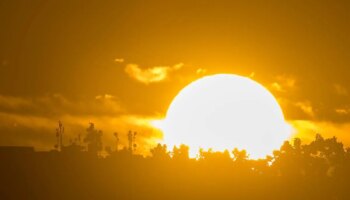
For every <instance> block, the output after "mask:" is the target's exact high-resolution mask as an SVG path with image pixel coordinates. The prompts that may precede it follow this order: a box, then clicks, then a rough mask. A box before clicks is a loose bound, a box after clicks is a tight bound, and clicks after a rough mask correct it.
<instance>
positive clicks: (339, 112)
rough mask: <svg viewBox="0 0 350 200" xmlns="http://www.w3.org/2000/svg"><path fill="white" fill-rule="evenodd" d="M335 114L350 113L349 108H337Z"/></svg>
mask: <svg viewBox="0 0 350 200" xmlns="http://www.w3.org/2000/svg"><path fill="white" fill-rule="evenodd" d="M335 112H336V113H337V114H339V115H347V114H349V113H350V109H349V108H337V109H335Z"/></svg>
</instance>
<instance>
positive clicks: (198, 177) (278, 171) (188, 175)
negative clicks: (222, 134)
mask: <svg viewBox="0 0 350 200" xmlns="http://www.w3.org/2000/svg"><path fill="white" fill-rule="evenodd" d="M151 152H152V156H151V157H146V158H144V157H141V156H137V155H132V153H131V151H128V150H123V151H118V152H112V153H111V155H110V156H108V157H106V158H101V157H98V156H96V155H95V154H94V153H91V152H84V151H80V150H77V149H74V148H67V149H65V150H62V151H61V152H58V151H52V152H34V151H33V149H31V148H20V147H16V148H14V147H1V148H0V161H1V165H0V180H1V183H0V199H4V200H5V199H45V200H46V199H68V200H69V199H74V200H77V199H101V200H102V199H140V200H141V199H153V200H157V199H162V200H172V199H178V200H180V199H190V200H193V199H201V200H202V199H254V200H255V199H276V200H288V199H290V200H296V199H298V200H299V199H315V200H316V199H317V200H321V199H327V200H331V199H344V200H346V199H350V151H349V150H345V149H344V148H343V145H342V144H341V143H339V142H337V141H336V139H335V138H330V139H324V138H322V137H321V136H319V135H318V136H317V137H316V139H315V141H314V142H312V143H310V144H308V145H301V143H300V140H298V139H297V140H295V141H294V143H292V144H289V143H285V144H284V145H283V146H282V147H281V149H280V150H279V151H276V152H275V153H274V156H272V157H268V158H266V159H262V160H249V159H248V158H247V155H246V154H245V152H244V151H238V150H234V151H233V152H232V154H233V158H231V157H230V154H229V152H228V151H227V152H224V153H219V152H211V151H208V152H201V153H200V157H199V158H198V159H197V160H195V159H189V158H188V148H187V147H186V146H181V147H179V148H176V149H174V150H173V152H172V154H171V156H169V153H168V152H167V151H166V147H165V146H161V145H159V146H158V147H156V148H154V149H152V150H151Z"/></svg>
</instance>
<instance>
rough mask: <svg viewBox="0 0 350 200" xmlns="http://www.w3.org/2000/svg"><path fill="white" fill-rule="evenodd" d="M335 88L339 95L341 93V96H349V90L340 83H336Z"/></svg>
mask: <svg viewBox="0 0 350 200" xmlns="http://www.w3.org/2000/svg"><path fill="white" fill-rule="evenodd" d="M333 88H334V90H335V93H336V94H337V95H340V96H347V95H348V90H347V89H346V88H345V87H344V86H342V85H340V84H334V85H333Z"/></svg>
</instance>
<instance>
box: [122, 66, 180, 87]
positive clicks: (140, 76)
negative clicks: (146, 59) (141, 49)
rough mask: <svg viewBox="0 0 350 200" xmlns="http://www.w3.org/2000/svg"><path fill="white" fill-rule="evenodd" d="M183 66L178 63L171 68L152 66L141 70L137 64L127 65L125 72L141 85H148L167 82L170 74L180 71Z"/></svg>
mask: <svg viewBox="0 0 350 200" xmlns="http://www.w3.org/2000/svg"><path fill="white" fill-rule="evenodd" d="M183 65H184V64H183V63H178V64H176V65H173V66H154V67H150V68H146V69H143V68H141V67H140V66H139V65H137V64H128V65H126V67H125V72H126V73H127V74H128V75H129V76H130V77H131V78H133V79H135V80H137V81H139V82H141V83H144V84H150V83H158V82H162V81H165V80H167V79H168V78H169V74H170V73H171V72H173V71H176V70H179V69H181V68H182V67H183Z"/></svg>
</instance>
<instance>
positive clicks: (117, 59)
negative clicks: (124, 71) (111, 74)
mask: <svg viewBox="0 0 350 200" xmlns="http://www.w3.org/2000/svg"><path fill="white" fill-rule="evenodd" d="M124 61H125V60H124V58H115V59H114V62H116V63H123V62H124Z"/></svg>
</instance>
